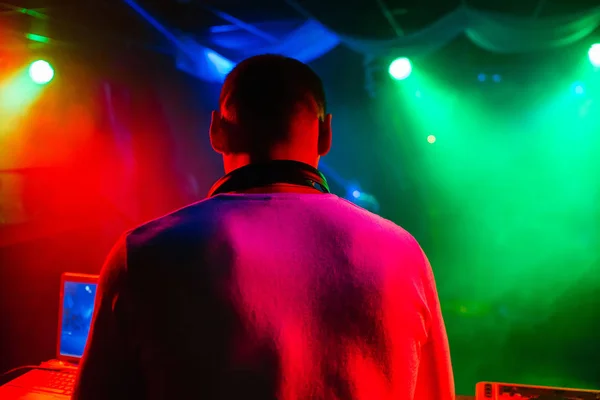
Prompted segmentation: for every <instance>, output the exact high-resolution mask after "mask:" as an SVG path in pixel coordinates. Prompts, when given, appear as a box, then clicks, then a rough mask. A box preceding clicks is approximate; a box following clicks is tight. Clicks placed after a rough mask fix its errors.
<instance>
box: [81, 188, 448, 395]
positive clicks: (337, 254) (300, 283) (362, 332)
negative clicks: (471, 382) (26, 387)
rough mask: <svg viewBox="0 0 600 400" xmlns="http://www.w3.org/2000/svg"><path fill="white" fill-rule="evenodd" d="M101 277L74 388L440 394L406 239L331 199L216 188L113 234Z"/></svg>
mask: <svg viewBox="0 0 600 400" xmlns="http://www.w3.org/2000/svg"><path fill="white" fill-rule="evenodd" d="M103 277H104V278H103V282H102V285H101V294H100V298H99V300H98V301H99V310H98V311H97V315H96V320H95V326H94V329H93V333H92V336H91V337H90V340H89V343H88V348H87V350H86V356H85V361H84V364H83V365H82V369H81V374H80V381H79V387H78V389H77V392H78V393H79V394H81V397H82V398H86V399H87V398H104V397H103V394H102V391H109V390H110V392H111V393H112V397H111V398H119V393H120V394H122V396H123V398H133V397H138V396H139V397H143V398H150V399H176V398H177V399H179V398H180V399H184V398H185V399H188V398H206V399H240V398H250V399H285V400H288V399H289V400H291V399H392V398H394V399H412V398H416V399H419V400H421V399H422V400H426V399H438V400H439V399H441V400H445V399H449V398H452V396H453V382H452V371H451V367H450V359H449V354H448V346H447V339H446V334H445V330H444V326H443V321H442V319H441V314H440V310H439V302H438V299H437V293H436V290H435V284H434V281H433V275H432V273H431V268H430V267H429V264H428V262H427V259H426V258H425V256H424V254H423V252H422V251H421V249H420V247H419V245H418V244H417V242H416V241H415V240H414V238H412V237H411V236H410V235H409V234H408V233H407V232H406V231H404V230H402V229H401V228H399V227H397V226H396V225H394V224H393V223H391V222H389V221H387V220H384V219H382V218H379V217H377V216H375V215H373V214H370V213H368V212H366V211H364V210H362V209H360V208H358V207H356V206H354V205H352V204H351V203H348V202H346V201H344V200H342V199H340V198H338V197H336V196H333V195H328V194H297V193H273V194H243V195H220V196H216V197H214V198H211V199H209V200H206V201H203V202H200V203H197V204H194V205H191V206H189V207H187V208H184V209H182V210H179V211H177V212H175V213H173V214H170V215H168V216H166V217H163V218H161V219H158V220H156V221H153V222H150V223H148V224H146V225H144V226H142V227H140V228H138V229H135V230H133V231H132V232H130V233H129V234H128V235H126V236H124V237H123V239H122V240H121V241H120V242H119V244H118V245H117V247H116V248H115V250H114V251H113V253H112V255H111V256H110V257H109V261H108V263H107V265H106V267H105V269H104V271H103ZM107 337H110V338H112V339H111V341H110V343H108V342H107V340H106V338H107ZM103 363H104V364H106V363H110V364H112V365H115V367H114V368H113V369H112V370H111V369H107V368H105V367H106V365H105V366H104V368H103V367H101V366H102V364H103ZM107 371H108V372H107ZM90 393H96V395H89V394H90ZM83 394H85V395H83ZM75 398H77V395H76V397H75Z"/></svg>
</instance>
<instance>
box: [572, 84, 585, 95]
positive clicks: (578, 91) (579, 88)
mask: <svg viewBox="0 0 600 400" xmlns="http://www.w3.org/2000/svg"><path fill="white" fill-rule="evenodd" d="M573 92H574V93H575V94H577V95H582V94H584V93H585V88H584V87H583V85H582V84H581V83H579V82H577V83H575V84H573Z"/></svg>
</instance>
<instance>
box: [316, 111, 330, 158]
mask: <svg viewBox="0 0 600 400" xmlns="http://www.w3.org/2000/svg"><path fill="white" fill-rule="evenodd" d="M331 140H332V131H331V114H326V115H325V118H323V120H322V121H319V156H324V155H326V154H327V153H329V150H331Z"/></svg>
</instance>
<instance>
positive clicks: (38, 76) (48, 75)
mask: <svg viewBox="0 0 600 400" xmlns="http://www.w3.org/2000/svg"><path fill="white" fill-rule="evenodd" d="M29 77H30V78H31V80H32V81H34V82H35V83H37V84H39V85H44V84H46V83H48V82H50V81H51V80H52V78H54V69H53V68H52V66H51V65H50V63H49V62H48V61H44V60H37V61H34V62H33V63H31V65H30V66H29Z"/></svg>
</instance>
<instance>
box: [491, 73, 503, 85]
mask: <svg viewBox="0 0 600 400" xmlns="http://www.w3.org/2000/svg"><path fill="white" fill-rule="evenodd" d="M492 80H493V81H494V82H496V83H498V82H500V81H501V80H502V77H501V76H500V75H498V74H495V75H493V76H492Z"/></svg>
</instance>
